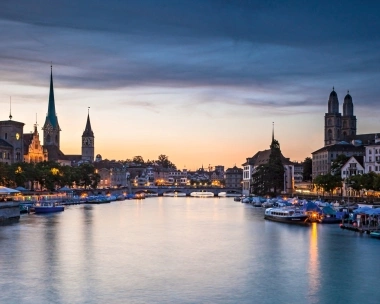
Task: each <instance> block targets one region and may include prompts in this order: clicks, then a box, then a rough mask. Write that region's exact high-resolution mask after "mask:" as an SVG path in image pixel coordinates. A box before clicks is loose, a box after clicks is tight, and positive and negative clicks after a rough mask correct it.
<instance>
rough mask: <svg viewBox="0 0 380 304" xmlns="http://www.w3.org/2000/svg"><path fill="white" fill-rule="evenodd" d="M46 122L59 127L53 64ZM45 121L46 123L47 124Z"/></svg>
mask: <svg viewBox="0 0 380 304" xmlns="http://www.w3.org/2000/svg"><path fill="white" fill-rule="evenodd" d="M46 122H50V124H51V125H52V126H53V128H59V126H58V119H57V115H56V112H55V100H54V87H53V66H51V74H50V92H49V106H48V113H47V116H46ZM46 122H45V124H46Z"/></svg>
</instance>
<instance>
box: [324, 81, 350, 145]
mask: <svg viewBox="0 0 380 304" xmlns="http://www.w3.org/2000/svg"><path fill="white" fill-rule="evenodd" d="M341 119H342V115H341V114H340V113H339V101H338V95H337V94H336V92H335V90H334V88H333V90H332V92H331V93H330V97H329V102H328V112H327V113H326V114H325V146H328V145H334V144H337V143H338V142H340V141H341V123H342V121H341ZM355 119H356V118H355Z"/></svg>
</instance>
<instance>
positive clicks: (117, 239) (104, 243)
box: [0, 197, 380, 304]
mask: <svg viewBox="0 0 380 304" xmlns="http://www.w3.org/2000/svg"><path fill="white" fill-rule="evenodd" d="M263 214H264V211H263V209H262V208H255V207H252V206H250V205H245V204H242V203H239V202H235V201H233V199H232V198H220V199H219V198H205V199H203V198H190V197H187V198H181V197H178V198H171V197H156V198H147V199H145V200H129V201H121V202H112V203H110V204H102V205H77V206H67V207H66V209H65V211H64V212H61V213H57V214H49V215H36V214H29V215H22V216H21V219H20V221H19V222H18V223H15V224H12V225H7V226H0V274H1V276H0V302H1V303H334V304H335V303H345V304H346V303H380V289H379V287H378V286H379V283H380V266H379V254H380V241H379V240H377V239H372V238H370V237H369V236H368V235H360V234H358V233H355V232H352V231H347V230H341V229H340V228H339V226H338V225H321V224H319V225H317V224H313V225H311V226H310V227H298V226H292V225H287V224H282V223H275V222H269V221H265V220H264V219H263Z"/></svg>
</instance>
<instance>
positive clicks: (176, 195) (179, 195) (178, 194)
mask: <svg viewBox="0 0 380 304" xmlns="http://www.w3.org/2000/svg"><path fill="white" fill-rule="evenodd" d="M163 196H169V197H184V196H186V193H185V192H176V191H174V192H165V193H164V194H163Z"/></svg>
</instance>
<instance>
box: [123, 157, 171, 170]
mask: <svg viewBox="0 0 380 304" xmlns="http://www.w3.org/2000/svg"><path fill="white" fill-rule="evenodd" d="M125 162H126V163H132V162H133V163H135V164H139V165H146V166H153V165H159V166H161V167H162V168H169V169H177V166H176V165H175V164H173V163H172V162H171V161H170V160H169V157H168V156H166V155H164V154H160V155H159V156H158V159H157V160H149V159H148V160H147V161H144V158H143V157H142V156H140V155H138V156H134V157H133V158H132V159H131V158H127V159H126V160H125Z"/></svg>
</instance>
